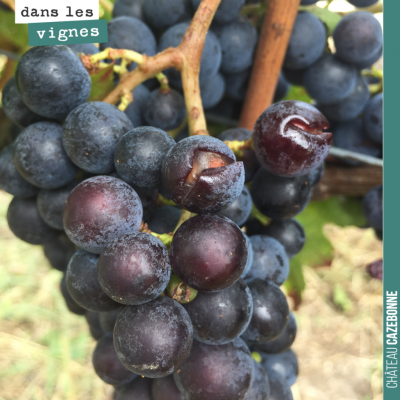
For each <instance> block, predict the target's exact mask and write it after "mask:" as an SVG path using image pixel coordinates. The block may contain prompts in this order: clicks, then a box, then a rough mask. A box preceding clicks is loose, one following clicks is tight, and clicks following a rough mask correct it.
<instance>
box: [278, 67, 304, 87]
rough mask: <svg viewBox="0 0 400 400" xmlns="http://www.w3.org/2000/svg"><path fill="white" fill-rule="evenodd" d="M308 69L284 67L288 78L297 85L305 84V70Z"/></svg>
mask: <svg viewBox="0 0 400 400" xmlns="http://www.w3.org/2000/svg"><path fill="white" fill-rule="evenodd" d="M305 71H306V69H299V70H291V69H286V68H284V69H283V73H284V74H285V78H286V80H287V81H288V82H289V83H291V84H292V85H295V86H303V85H304V72H305Z"/></svg>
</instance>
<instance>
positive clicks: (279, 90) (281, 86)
mask: <svg viewBox="0 0 400 400" xmlns="http://www.w3.org/2000/svg"><path fill="white" fill-rule="evenodd" d="M289 88H290V86H289V82H288V81H287V80H286V78H285V75H283V73H282V72H281V73H280V74H279V79H278V83H277V85H276V89H275V94H274V103H275V102H277V101H281V100H282V99H283V98H284V97H285V96H286V95H287V94H288V92H289Z"/></svg>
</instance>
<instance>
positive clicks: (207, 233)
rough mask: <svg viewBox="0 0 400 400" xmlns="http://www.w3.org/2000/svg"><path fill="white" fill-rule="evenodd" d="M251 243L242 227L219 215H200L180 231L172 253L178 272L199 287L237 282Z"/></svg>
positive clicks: (222, 286) (211, 288) (215, 287)
mask: <svg viewBox="0 0 400 400" xmlns="http://www.w3.org/2000/svg"><path fill="white" fill-rule="evenodd" d="M247 255H248V250H247V243H246V239H245V237H244V235H243V233H242V231H241V230H240V229H239V227H238V226H237V225H236V224H235V223H234V222H232V221H230V220H229V219H228V218H226V217H222V216H219V215H197V216H196V217H193V218H190V219H188V220H187V221H185V222H184V223H183V224H182V225H181V226H180V227H179V228H178V230H177V231H176V233H175V235H174V237H173V239H172V244H171V249H170V257H171V264H172V266H173V268H174V272H175V274H176V275H178V277H179V278H181V279H182V281H183V282H185V283H186V284H187V285H188V286H190V287H191V288H194V289H196V290H202V291H217V290H222V289H225V288H227V287H229V286H231V285H233V284H234V283H235V282H236V281H237V280H238V279H239V278H240V276H241V275H242V273H243V271H244V268H245V266H246V262H247Z"/></svg>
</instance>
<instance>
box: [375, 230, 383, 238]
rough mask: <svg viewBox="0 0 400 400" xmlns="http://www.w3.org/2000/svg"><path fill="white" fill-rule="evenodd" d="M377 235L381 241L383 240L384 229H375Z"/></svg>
mask: <svg viewBox="0 0 400 400" xmlns="http://www.w3.org/2000/svg"><path fill="white" fill-rule="evenodd" d="M374 231H375V235H376V237H377V238H378V239H379V240H383V230H382V229H374Z"/></svg>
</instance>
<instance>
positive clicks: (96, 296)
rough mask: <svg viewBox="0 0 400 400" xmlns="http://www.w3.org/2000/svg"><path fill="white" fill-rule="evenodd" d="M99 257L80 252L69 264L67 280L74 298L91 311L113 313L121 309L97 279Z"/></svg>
mask: <svg viewBox="0 0 400 400" xmlns="http://www.w3.org/2000/svg"><path fill="white" fill-rule="evenodd" d="M98 259H99V257H98V256H97V255H95V254H90V253H88V252H86V251H84V250H78V251H77V252H76V253H75V254H74V255H73V256H72V258H71V261H70V262H69V264H68V268H67V273H66V280H67V288H68V291H69V293H70V295H71V296H72V298H73V299H74V300H75V301H76V302H77V303H78V304H79V305H80V306H81V307H83V308H85V309H86V310H90V311H96V312H103V311H111V310H114V309H116V308H118V307H120V304H119V303H116V302H115V301H113V300H112V299H111V298H110V297H108V296H107V294H106V293H105V292H104V291H103V289H102V288H101V286H100V283H99V279H98V277H97V262H98Z"/></svg>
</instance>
